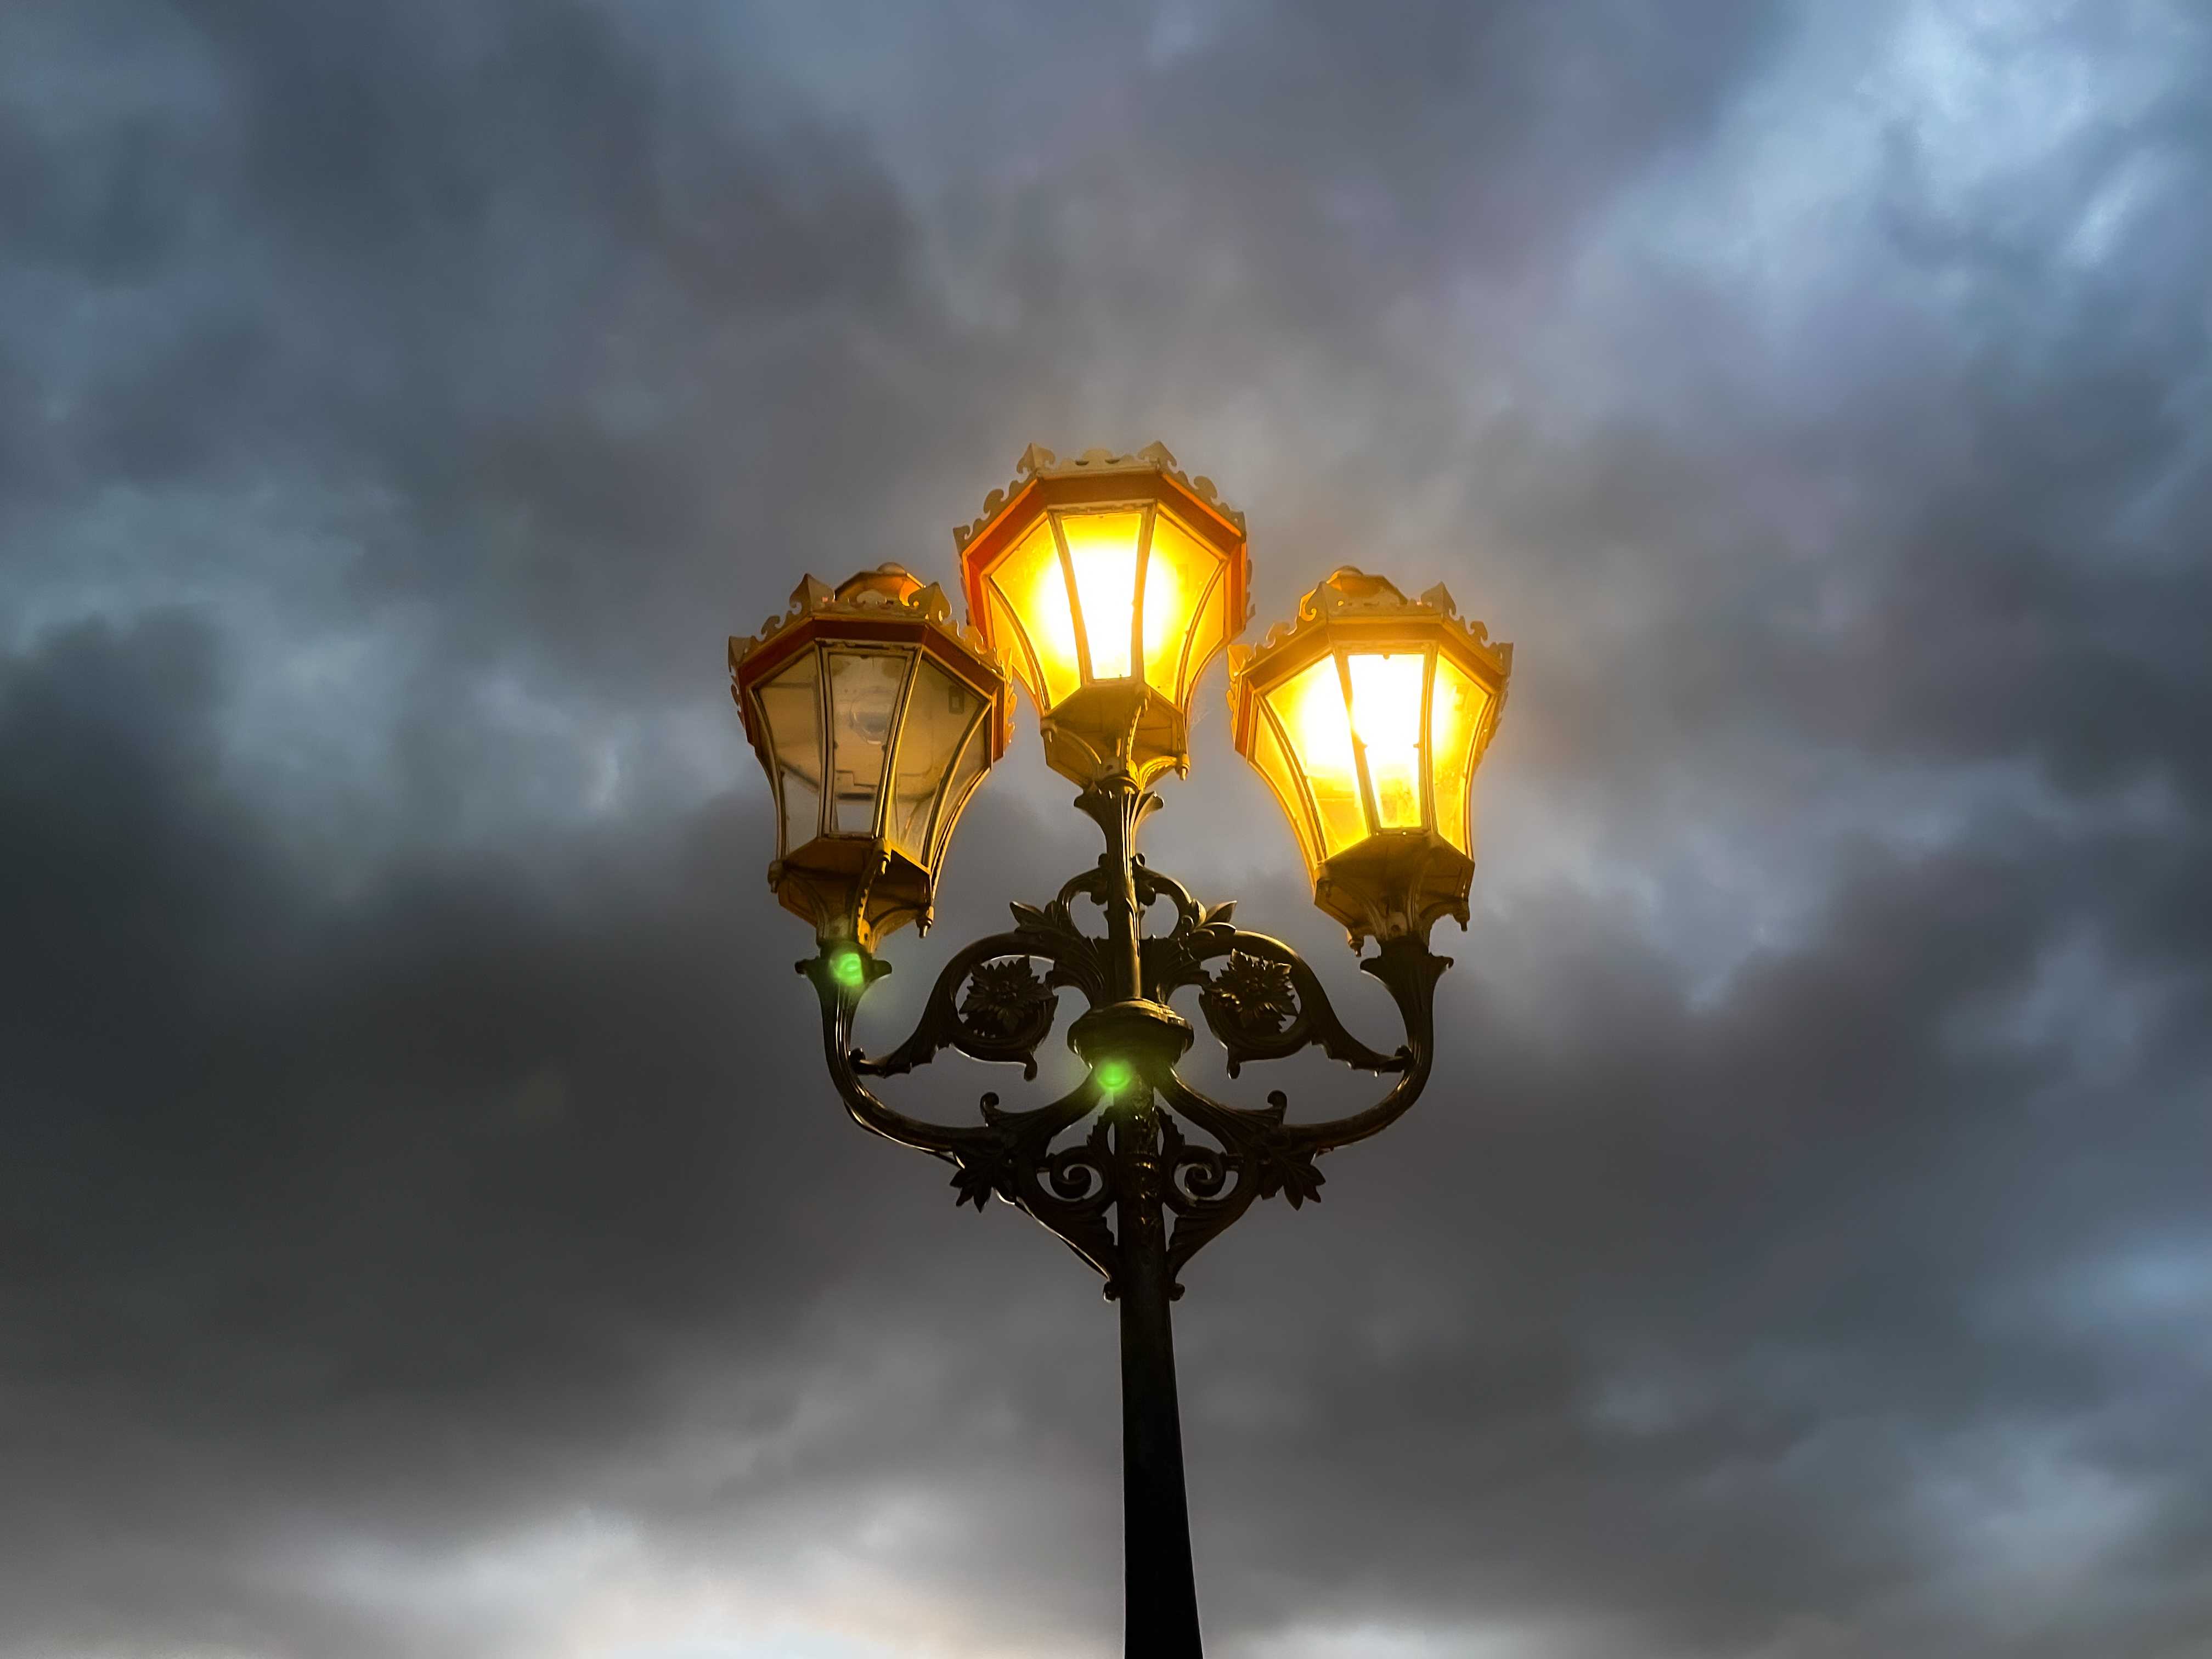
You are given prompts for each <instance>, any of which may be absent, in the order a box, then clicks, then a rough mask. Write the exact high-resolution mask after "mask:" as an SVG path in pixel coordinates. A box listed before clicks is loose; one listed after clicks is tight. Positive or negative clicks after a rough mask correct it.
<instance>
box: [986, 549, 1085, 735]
mask: <svg viewBox="0 0 2212 1659" xmlns="http://www.w3.org/2000/svg"><path fill="white" fill-rule="evenodd" d="M990 585H991V586H992V587H993V588H994V589H995V590H997V594H998V598H999V600H1000V611H1001V613H1002V614H1003V616H1004V618H1005V623H1006V632H1007V637H1009V638H1010V639H1016V640H1019V641H1021V642H1022V644H1023V647H1024V651H1025V652H1026V653H1027V654H1026V657H1025V659H1018V666H1019V667H1021V668H1022V669H1023V670H1024V672H1023V675H1022V678H1024V680H1026V681H1027V682H1028V683H1029V688H1030V696H1033V697H1035V698H1036V701H1037V705H1038V707H1039V708H1046V709H1049V708H1052V707H1054V705H1055V704H1057V703H1058V702H1060V700H1061V699H1062V698H1063V697H1065V696H1067V694H1068V693H1069V692H1071V691H1073V690H1075V688H1076V687H1077V685H1079V684H1081V680H1082V671H1081V668H1080V665H1079V663H1078V661H1077V659H1076V654H1075V617H1074V613H1073V611H1070V610H1069V609H1068V605H1067V574H1066V571H1065V570H1063V569H1062V568H1061V567H1060V543H1059V541H1058V539H1057V538H1054V535H1053V532H1052V525H1051V522H1050V521H1049V520H1039V521H1038V522H1037V524H1036V526H1035V528H1033V529H1032V530H1030V532H1029V534H1028V535H1026V536H1024V537H1023V538H1022V539H1021V541H1020V542H1019V543H1018V544H1017V545H1016V546H1015V548H1014V550H1013V551H1012V552H1011V553H1009V554H1007V555H1006V558H1005V559H1004V560H1003V561H1002V562H1000V565H999V568H997V570H995V571H994V572H993V573H992V576H991V584H990ZM1040 682H1042V683H1040Z"/></svg>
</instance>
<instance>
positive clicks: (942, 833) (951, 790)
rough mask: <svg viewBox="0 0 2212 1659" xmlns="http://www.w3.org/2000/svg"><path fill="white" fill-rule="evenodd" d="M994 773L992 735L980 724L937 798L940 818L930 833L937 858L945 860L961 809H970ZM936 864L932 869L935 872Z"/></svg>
mask: <svg viewBox="0 0 2212 1659" xmlns="http://www.w3.org/2000/svg"><path fill="white" fill-rule="evenodd" d="M990 769H991V734H990V732H989V729H988V722H987V721H983V720H978V721H976V722H975V730H974V731H972V732H969V736H968V741H967V744H965V745H964V746H963V748H962V749H961V750H960V758H959V759H958V760H957V761H956V762H954V763H953V766H952V769H951V772H950V773H948V774H947V775H946V776H945V787H944V789H943V791H942V792H940V793H939V796H938V805H937V817H936V823H935V824H934V826H933V829H931V832H930V834H931V838H932V840H933V842H935V847H934V848H933V850H934V851H935V853H936V854H937V857H938V858H939V859H942V858H943V857H944V856H945V842H947V841H948V840H950V839H951V835H952V826H953V824H954V823H957V822H958V820H959V817H960V809H961V808H962V807H963V806H964V805H967V802H968V797H969V795H970V794H972V793H975V786H976V785H977V784H979V783H981V782H982V781H983V774H984V773H986V772H987V771H989V770H990ZM936 867H937V866H936V865H935V864H934V863H933V864H932V865H931V866H930V868H931V869H933V870H934V869H935V868H936Z"/></svg>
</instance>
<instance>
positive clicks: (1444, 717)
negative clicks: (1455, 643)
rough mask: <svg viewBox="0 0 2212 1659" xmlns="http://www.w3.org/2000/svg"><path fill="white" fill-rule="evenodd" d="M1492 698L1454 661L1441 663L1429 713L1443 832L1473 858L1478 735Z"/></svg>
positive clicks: (1439, 827) (1441, 659)
mask: <svg viewBox="0 0 2212 1659" xmlns="http://www.w3.org/2000/svg"><path fill="white" fill-rule="evenodd" d="M1489 706H1490V693H1489V692H1487V691H1486V690H1484V689H1483V687H1482V685H1481V684H1480V682H1479V681H1477V680H1476V679H1474V678H1473V677H1472V676H1470V675H1469V674H1468V672H1467V671H1465V670H1464V669H1462V668H1461V667H1460V665H1458V664H1457V663H1455V662H1454V661H1453V660H1452V659H1450V658H1449V657H1445V656H1439V657H1438V658H1437V687H1436V690H1435V692H1434V693H1433V694H1432V696H1431V708H1430V710H1429V752H1430V753H1431V754H1433V755H1434V756H1435V757H1436V769H1437V773H1436V793H1437V834H1438V835H1440V836H1443V838H1444V839H1445V840H1446V841H1448V842H1450V843H1451V844H1452V845H1453V846H1455V847H1456V848H1459V850H1460V851H1461V852H1462V853H1470V854H1471V853H1473V852H1474V844H1473V842H1471V840H1470V839H1469V836H1468V807H1467V803H1468V793H1469V790H1470V787H1471V786H1472V785H1473V784H1474V765H1473V760H1474V734H1475V732H1477V731H1479V730H1480V729H1481V725H1482V716H1483V713H1484V711H1485V710H1486V708H1489Z"/></svg>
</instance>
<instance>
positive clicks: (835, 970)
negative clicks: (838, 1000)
mask: <svg viewBox="0 0 2212 1659" xmlns="http://www.w3.org/2000/svg"><path fill="white" fill-rule="evenodd" d="M829 972H830V975H831V976H832V977H834V978H835V979H836V981H837V983H838V984H840V985H849V986H852V987H854V988H855V989H858V988H859V987H860V986H862V985H864V984H866V982H867V978H868V964H867V963H866V962H865V961H864V960H862V958H861V956H860V952H859V951H839V952H837V954H836V957H833V958H832V959H831V961H830V963H829Z"/></svg>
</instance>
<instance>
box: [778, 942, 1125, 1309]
mask: <svg viewBox="0 0 2212 1659" xmlns="http://www.w3.org/2000/svg"><path fill="white" fill-rule="evenodd" d="M1006 937H1012V936H1006ZM997 943H998V941H997V940H996V939H985V940H981V941H980V942H979V943H978V945H975V946H973V947H970V951H963V952H962V953H961V955H962V956H963V957H967V956H969V955H970V954H971V952H972V951H978V950H984V949H985V947H994V946H995V945H997ZM850 949H851V947H842V948H837V947H829V946H825V947H824V948H823V951H822V953H821V954H820V955H819V956H817V957H811V958H810V959H809V960H807V961H805V962H802V963H799V964H798V967H799V972H800V973H801V974H803V975H805V976H806V977H807V979H809V980H810V981H812V983H813V986H814V988H815V992H816V994H817V996H818V997H819V998H820V1000H821V1004H822V1047H823V1059H824V1060H825V1061H826V1062H827V1064H828V1066H829V1077H830V1080H831V1081H832V1082H833V1083H834V1084H836V1088H837V1094H838V1097H839V1098H840V1099H842V1101H843V1102H844V1103H845V1109H846V1111H847V1112H848V1114H849V1115H851V1117H852V1119H853V1121H854V1122H855V1123H858V1124H859V1125H860V1127H862V1128H864V1129H866V1130H867V1131H868V1132H869V1133H872V1134H877V1135H880V1136H882V1137H883V1138H884V1139H886V1140H890V1141H896V1143H897V1144H898V1145H900V1146H909V1147H912V1148H913V1149H914V1150H915V1151H916V1152H927V1153H928V1154H929V1155H930V1156H931V1157H933V1158H942V1159H943V1160H945V1162H946V1163H948V1164H951V1165H952V1166H953V1175H952V1186H953V1188H954V1189H955V1191H956V1193H957V1202H959V1203H962V1204H973V1205H974V1206H975V1208H976V1209H977V1210H978V1211H979V1212H980V1211H981V1209H982V1208H983V1206H984V1203H985V1200H987V1199H989V1198H991V1197H993V1196H994V1195H995V1196H996V1197H998V1198H1000V1199H1001V1200H1004V1201H1005V1202H1006V1203H1008V1204H1011V1205H1012V1206H1015V1207H1016V1208H1017V1209H1018V1210H1020V1211H1022V1212H1024V1214H1026V1215H1028V1216H1030V1218H1032V1219H1034V1220H1036V1222H1038V1223H1039V1224H1040V1225H1042V1226H1043V1227H1044V1228H1045V1230H1046V1231H1048V1232H1050V1233H1052V1234H1053V1235H1054V1237H1057V1238H1059V1239H1060V1242H1061V1243H1065V1244H1066V1246H1067V1247H1068V1248H1069V1249H1072V1250H1073V1251H1074V1252H1075V1254H1076V1255H1078V1256H1079V1257H1081V1258H1082V1259H1083V1260H1084V1261H1085V1262H1087V1263H1089V1264H1090V1266H1091V1267H1093V1268H1094V1269H1096V1270H1097V1272H1098V1273H1100V1274H1101V1275H1102V1276H1103V1278H1104V1279H1106V1280H1107V1283H1108V1285H1109V1287H1110V1286H1111V1285H1112V1284H1113V1282H1114V1279H1115V1273H1116V1271H1117V1269H1118V1267H1119V1265H1120V1263H1119V1255H1118V1252H1117V1250H1116V1249H1115V1238H1114V1233H1113V1230H1112V1228H1111V1227H1110V1226H1109V1225H1108V1223H1107V1220H1106V1214H1107V1212H1108V1211H1109V1209H1111V1208H1112V1207H1113V1204H1114V1200H1115V1159H1114V1157H1113V1153H1112V1151H1111V1149H1110V1147H1109V1145H1108V1142H1107V1138H1106V1133H1105V1125H1104V1121H1103V1119H1102V1120H1100V1121H1099V1123H1098V1125H1097V1127H1096V1128H1095V1129H1094V1131H1093V1133H1091V1135H1090V1136H1089V1137H1088V1138H1086V1139H1084V1140H1082V1141H1079V1142H1078V1143H1076V1144H1075V1145H1073V1146H1066V1147H1062V1148H1060V1150H1058V1151H1054V1150H1053V1146H1052V1143H1053V1141H1054V1139H1057V1138H1058V1137H1059V1136H1060V1134H1061V1133H1064V1132H1065V1131H1066V1130H1067V1129H1069V1128H1071V1127H1073V1126H1074V1125H1076V1124H1078V1123H1079V1122H1081V1121H1083V1120H1084V1119H1085V1118H1086V1117H1089V1116H1090V1115H1091V1114H1093V1113H1094V1112H1096V1111H1097V1109H1098V1107H1099V1105H1100V1103H1101V1100H1102V1096H1101V1093H1100V1091H1099V1088H1098V1085H1097V1082H1096V1081H1095V1080H1094V1079H1091V1077H1089V1076H1087V1075H1086V1076H1085V1078H1084V1079H1082V1080H1081V1081H1080V1082H1079V1083H1078V1084H1077V1085H1076V1086H1075V1087H1074V1088H1073V1089H1072V1090H1070V1091H1068V1092H1067V1093H1066V1094H1065V1095H1063V1096H1061V1097H1060V1098H1059V1099H1058V1100H1055V1101H1053V1102H1051V1103H1049V1104H1047V1105H1043V1106H1039V1107H1036V1108H1034V1109H1031V1110H1029V1111H1021V1112H1008V1111H1002V1110H1001V1109H1000V1107H999V1097H998V1096H997V1095H995V1094H987V1095H985V1096H984V1097H982V1102H981V1111H982V1116H983V1121H982V1122H981V1123H979V1124H972V1125H962V1124H949V1123H931V1122H927V1121H924V1120H922V1119H921V1118H915V1117H909V1116H908V1115H906V1114H905V1113H904V1112H902V1111H899V1110H898V1109H896V1108H895V1107H892V1106H890V1105H888V1104H886V1103H884V1101H883V1100H882V1099H881V1098H880V1097H878V1096H877V1095H876V1094H875V1092H874V1091H872V1090H871V1089H870V1088H869V1087H868V1086H867V1085H866V1083H865V1082H863V1081H862V1080H861V1071H862V1068H863V1066H866V1061H865V1060H864V1059H863V1057H862V1056H861V1055H860V1053H859V1051H857V1050H856V1049H854V1047H853V1015H854V1011H855V1010H856V1009H857V1008H858V1007H859V1006H860V999H861V998H862V997H863V996H865V995H866V994H867V992H868V988H869V987H871V986H872V985H873V984H874V982H875V981H877V980H878V979H880V978H881V977H883V975H885V974H887V973H889V972H890V968H889V967H888V966H887V965H885V964H884V963H879V962H877V961H876V960H875V959H874V958H873V957H869V956H866V955H865V954H863V955H862V956H861V958H860V959H861V961H862V963H863V964H864V971H863V975H862V978H861V981H860V984H858V985H856V986H848V985H846V984H843V983H842V982H840V981H839V979H838V977H837V973H836V962H837V959H838V958H839V957H841V956H842V955H844V954H846V953H847V952H848V951H850ZM993 954H1004V953H1003V952H999V951H995V950H993V951H987V954H986V956H985V957H982V958H980V960H987V959H988V957H989V955H993ZM955 965H956V966H957V959H956V963H955ZM969 971H973V969H972V968H971V969H969ZM1024 971H1026V970H1024ZM933 1001H934V998H933ZM1051 1005H1052V999H1051V996H1050V994H1049V993H1047V994H1046V1009H1047V1013H1046V1030H1049V1029H1050V1008H1051ZM956 1018H957V1017H956ZM921 1036H922V1033H921V1032H917V1033H916V1035H915V1037H913V1038H909V1039H908V1042H907V1043H905V1044H902V1045H901V1051H902V1052H903V1051H904V1050H905V1049H907V1048H910V1047H912V1046H913V1045H914V1044H915V1042H916V1041H917V1040H918V1039H919V1038H920V1037H921ZM941 1046H944V1045H943V1044H938V1045H935V1046H933V1047H931V1048H928V1050H927V1052H926V1053H924V1054H922V1055H921V1060H927V1059H928V1058H929V1056H930V1055H931V1054H934V1053H935V1052H936V1048H937V1047H941ZM958 1046H960V1047H961V1048H963V1051H969V1052H972V1050H969V1045H968V1044H967V1043H966V1042H960V1043H959V1044H958ZM992 1057H994V1058H995V1057H998V1056H992ZM1006 1058H1018V1056H1011V1055H1010V1056H1006ZM915 1063H920V1062H919V1061H909V1062H908V1066H899V1067H898V1068H897V1069H899V1070H901V1071H903V1070H907V1069H908V1068H909V1066H911V1065H912V1064H915ZM1031 1069H1032V1070H1034V1066H1032V1068H1031Z"/></svg>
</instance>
